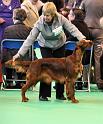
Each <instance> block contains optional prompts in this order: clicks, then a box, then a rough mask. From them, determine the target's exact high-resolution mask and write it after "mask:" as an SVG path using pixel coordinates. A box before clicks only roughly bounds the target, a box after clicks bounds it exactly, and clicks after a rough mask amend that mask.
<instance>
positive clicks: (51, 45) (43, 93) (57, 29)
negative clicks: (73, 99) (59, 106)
mask: <svg viewBox="0 0 103 124" xmlns="http://www.w3.org/2000/svg"><path fill="white" fill-rule="evenodd" d="M63 29H66V30H67V31H68V32H70V33H71V34H72V35H73V36H74V37H77V39H78V40H82V39H86V37H85V36H84V35H83V34H82V33H81V32H80V31H79V30H78V29H77V28H76V27H75V26H74V25H73V24H72V23H71V22H70V21H69V20H68V19H66V18H65V17H64V16H63V15H61V14H59V13H58V12H57V9H56V6H55V4H54V3H53V2H46V3H45V4H44V6H43V10H42V16H41V17H40V18H39V20H38V21H37V22H36V24H35V25H34V27H33V29H32V30H31V32H30V34H29V36H28V37H27V39H26V40H25V41H24V43H23V45H22V47H21V48H20V49H19V51H18V53H17V54H16V55H15V56H13V60H14V61H15V60H16V59H17V58H20V56H24V55H25V53H26V52H27V51H28V49H29V47H30V46H31V45H32V44H33V43H34V42H35V40H36V39H37V41H38V43H39V45H40V49H41V54H42V57H43V58H48V57H56V58H60V57H64V54H65V42H66V35H65V33H64V30H63ZM63 93H64V85H63V84H60V83H58V82H57V85H56V99H59V100H66V98H65V97H64V94H63ZM47 97H51V85H47V84H45V82H40V92H39V100H41V101H48V98H47Z"/></svg>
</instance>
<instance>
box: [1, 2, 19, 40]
mask: <svg viewBox="0 0 103 124" xmlns="http://www.w3.org/2000/svg"><path fill="white" fill-rule="evenodd" d="M18 7H20V1H19V0H0V41H1V40H2V37H3V33H4V29H5V28H6V27H7V26H9V25H12V24H13V20H12V14H13V9H15V8H18Z"/></svg>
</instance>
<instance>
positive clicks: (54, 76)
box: [5, 40, 92, 103]
mask: <svg viewBox="0 0 103 124" xmlns="http://www.w3.org/2000/svg"><path fill="white" fill-rule="evenodd" d="M91 45H92V41H88V42H87V41H85V40H82V41H80V42H79V43H78V44H77V47H76V49H75V51H74V52H73V54H72V55H70V56H68V57H64V58H43V59H37V60H34V61H31V62H27V61H19V60H16V61H12V60H9V61H8V62H6V63H5V65H6V66H9V67H10V66H11V67H12V68H15V69H16V71H18V72H23V73H26V84H24V86H23V87H22V89H21V92H22V93H21V95H22V102H27V101H28V100H29V99H28V98H27V97H26V96H25V93H26V91H27V89H28V88H30V87H31V86H33V85H34V86H35V85H36V84H37V82H38V81H43V82H45V83H47V84H50V83H51V82H52V80H55V81H57V82H60V83H61V84H62V83H64V82H65V84H66V94H67V98H68V99H69V100H71V101H72V102H73V103H77V102H79V101H78V100H77V99H76V98H75V88H74V86H75V81H76V80H77V78H78V74H80V73H82V70H83V66H82V57H83V52H84V50H85V48H87V47H91Z"/></svg>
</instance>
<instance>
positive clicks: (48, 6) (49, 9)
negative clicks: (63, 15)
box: [42, 2, 57, 16]
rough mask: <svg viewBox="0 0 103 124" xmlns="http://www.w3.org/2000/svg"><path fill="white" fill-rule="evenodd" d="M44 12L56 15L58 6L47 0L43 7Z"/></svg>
mask: <svg viewBox="0 0 103 124" xmlns="http://www.w3.org/2000/svg"><path fill="white" fill-rule="evenodd" d="M42 12H43V14H46V13H49V14H51V15H52V16H54V15H55V14H56V13H57V9H56V6H55V4H54V3H53V2H46V3H45V4H44V6H43V9H42Z"/></svg>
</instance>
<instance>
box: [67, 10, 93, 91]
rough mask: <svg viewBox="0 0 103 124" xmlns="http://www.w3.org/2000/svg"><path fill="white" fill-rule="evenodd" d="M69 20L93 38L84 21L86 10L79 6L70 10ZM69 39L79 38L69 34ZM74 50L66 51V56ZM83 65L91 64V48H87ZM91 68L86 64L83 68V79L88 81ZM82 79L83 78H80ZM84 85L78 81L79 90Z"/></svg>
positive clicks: (87, 36) (84, 33) (88, 37)
mask: <svg viewBox="0 0 103 124" xmlns="http://www.w3.org/2000/svg"><path fill="white" fill-rule="evenodd" d="M68 17H69V20H71V22H72V23H73V24H74V25H75V26H76V27H77V28H78V29H79V31H80V32H82V34H83V35H84V36H86V38H87V39H88V40H90V39H92V37H91V34H90V31H89V28H88V26H87V24H86V23H85V22H84V18H85V12H84V11H83V10H81V9H79V8H73V9H72V10H71V11H70V14H69V15H68ZM68 41H77V38H75V37H73V36H71V35H69V37H68ZM72 52H73V51H69V50H68V51H66V56H67V55H70V54H72ZM82 63H83V65H89V63H90V50H86V51H85V53H84V56H83V61H82ZM88 70H89V66H86V67H85V66H84V69H83V80H84V81H87V80H88V79H87V73H88ZM78 80H80V81H81V79H78ZM84 85H85V86H86V87H87V82H85V83H84ZM82 88H83V85H82V82H78V83H77V87H76V89H77V90H82Z"/></svg>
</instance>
